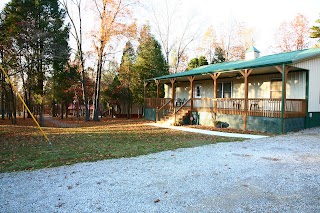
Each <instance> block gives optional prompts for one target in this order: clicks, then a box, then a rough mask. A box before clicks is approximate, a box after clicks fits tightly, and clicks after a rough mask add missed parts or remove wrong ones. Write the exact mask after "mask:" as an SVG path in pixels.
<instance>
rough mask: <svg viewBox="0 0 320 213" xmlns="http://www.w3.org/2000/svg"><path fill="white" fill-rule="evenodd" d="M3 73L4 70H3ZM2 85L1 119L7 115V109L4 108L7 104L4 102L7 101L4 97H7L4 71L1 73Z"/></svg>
mask: <svg viewBox="0 0 320 213" xmlns="http://www.w3.org/2000/svg"><path fill="white" fill-rule="evenodd" d="M1 73H2V72H1ZM1 77H2V78H1V87H2V92H1V119H2V120H4V117H5V110H4V108H5V105H4V103H5V101H4V99H5V90H6V88H5V85H4V82H5V81H4V74H3V73H2V75H1Z"/></svg>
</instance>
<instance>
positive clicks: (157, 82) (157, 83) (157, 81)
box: [155, 80, 160, 98]
mask: <svg viewBox="0 0 320 213" xmlns="http://www.w3.org/2000/svg"><path fill="white" fill-rule="evenodd" d="M155 83H156V85H157V98H159V96H160V94H159V93H160V92H159V84H160V81H159V80H155Z"/></svg>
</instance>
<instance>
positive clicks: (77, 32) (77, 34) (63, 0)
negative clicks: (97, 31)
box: [59, 0, 90, 121]
mask: <svg viewBox="0 0 320 213" xmlns="http://www.w3.org/2000/svg"><path fill="white" fill-rule="evenodd" d="M59 2H60V4H61V6H62V7H63V8H64V9H65V11H66V13H67V16H68V17H69V19H70V22H71V26H72V30H71V31H70V32H71V35H72V37H73V38H74V39H75V41H76V43H77V52H76V57H77V58H78V59H79V61H80V67H79V69H80V72H81V84H82V96H83V101H84V105H85V110H86V117H85V120H86V121H89V119H90V113H89V107H88V97H87V89H86V78H85V74H86V73H85V68H84V67H85V59H84V54H83V40H82V38H83V33H82V7H81V5H82V4H81V0H71V3H72V5H73V6H75V7H76V8H77V18H75V17H73V16H72V14H71V8H70V7H69V5H68V2H69V1H68V0H60V1H59ZM76 19H77V22H78V23H76Z"/></svg>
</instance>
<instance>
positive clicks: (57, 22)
mask: <svg viewBox="0 0 320 213" xmlns="http://www.w3.org/2000/svg"><path fill="white" fill-rule="evenodd" d="M4 15H5V20H4V23H3V24H4V28H5V31H6V33H7V35H6V36H7V37H8V38H9V39H10V40H11V41H12V43H13V44H14V47H15V49H14V50H13V51H14V52H15V53H16V55H19V63H20V64H19V66H20V67H21V68H23V69H22V72H24V73H22V80H23V83H24V85H23V86H24V90H25V91H24V92H25V97H26V99H27V100H26V102H27V104H28V105H29V107H30V105H31V100H32V98H33V97H34V96H37V97H43V96H44V84H45V81H46V80H47V79H46V77H47V76H48V75H47V74H48V73H51V71H52V70H56V71H57V70H60V71H62V70H63V69H62V67H63V66H64V64H65V63H66V61H67V60H68V58H69V48H68V44H67V40H68V34H69V29H68V27H67V26H65V25H64V18H65V13H64V11H63V10H62V9H61V8H60V7H59V4H58V0H50V1H49V0H47V1H38V0H24V1H21V0H12V1H11V2H9V3H8V4H7V5H6V7H5V8H4ZM16 69H17V68H16ZM24 70H25V71H24ZM51 74H52V73H51ZM40 100H43V98H41V99H40ZM39 104H40V108H41V110H40V111H41V113H40V124H43V119H42V118H43V112H44V108H43V104H44V103H43V102H42V101H41V102H39ZM30 108H31V107H30Z"/></svg>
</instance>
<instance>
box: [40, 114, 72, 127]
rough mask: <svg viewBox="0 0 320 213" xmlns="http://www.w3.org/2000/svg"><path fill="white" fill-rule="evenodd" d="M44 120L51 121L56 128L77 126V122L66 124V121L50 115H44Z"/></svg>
mask: <svg viewBox="0 0 320 213" xmlns="http://www.w3.org/2000/svg"><path fill="white" fill-rule="evenodd" d="M44 121H45V122H49V123H52V124H53V125H54V126H55V127H58V128H72V127H77V126H78V124H66V123H64V122H61V121H59V120H56V119H54V118H52V117H50V116H44Z"/></svg>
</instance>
